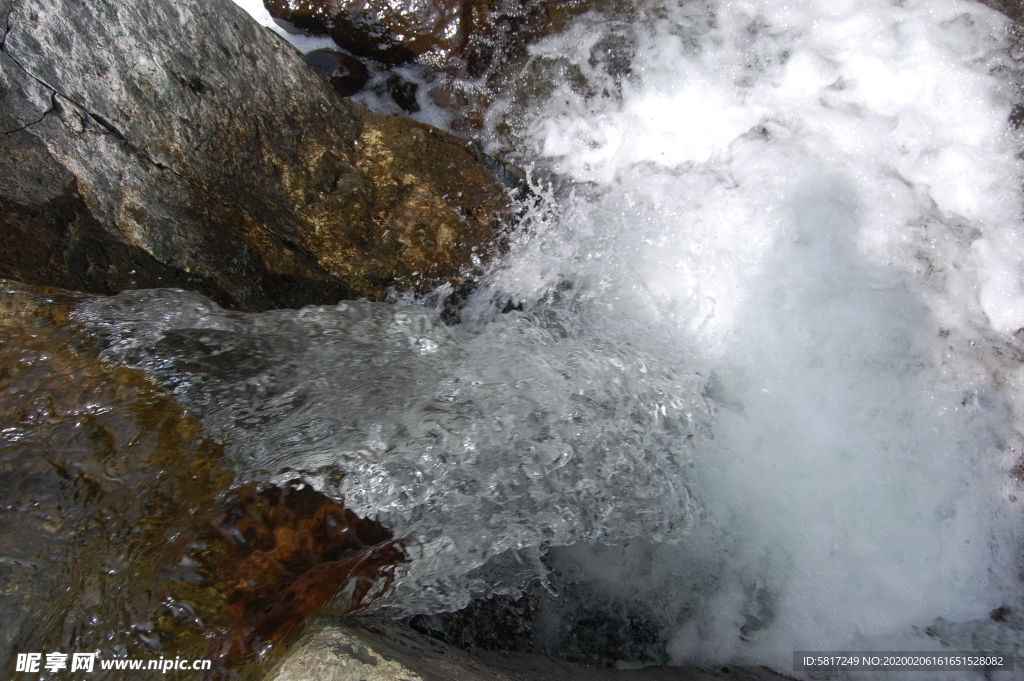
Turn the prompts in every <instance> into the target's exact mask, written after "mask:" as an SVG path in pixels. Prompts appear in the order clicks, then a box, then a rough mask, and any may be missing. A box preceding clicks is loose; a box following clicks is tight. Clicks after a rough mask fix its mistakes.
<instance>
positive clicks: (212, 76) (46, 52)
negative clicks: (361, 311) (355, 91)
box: [0, 0, 508, 310]
mask: <svg viewBox="0 0 1024 681" xmlns="http://www.w3.org/2000/svg"><path fill="white" fill-rule="evenodd" d="M0 16H4V17H6V19H7V21H6V25H7V26H8V29H7V33H6V35H5V37H4V39H3V42H2V44H0V47H2V50H0V132H2V133H3V134H2V135H0V251H2V252H0V276H8V277H12V278H16V279H19V280H22V281H25V282H29V283H36V284H49V285H58V286H62V287H67V288H74V289H78V290H84V291H91V292H97V293H112V292H115V291H118V290H122V289H125V288H144V287H153V286H171V287H181V288H188V289H192V290H195V291H199V292H201V293H203V294H205V295H208V296H210V297H211V298H213V299H214V300H216V301H217V302H218V303H220V304H222V305H225V306H228V307H232V308H236V309H244V310H262V309H267V308H272V307H298V306H301V305H305V304H312V303H320V304H322V303H333V302H336V301H338V300H339V299H342V298H353V297H361V296H366V297H369V298H371V299H378V300H379V299H382V298H383V297H384V296H385V295H386V292H387V289H388V288H389V287H397V288H399V289H407V288H412V287H416V288H419V289H420V290H428V289H430V288H432V287H434V286H436V285H439V284H441V283H444V282H448V281H450V282H453V283H455V284H458V283H460V282H461V280H462V277H463V276H464V275H465V274H466V273H467V271H468V267H469V266H468V265H467V263H470V262H471V261H470V258H469V254H470V253H471V252H472V253H476V254H478V255H481V256H483V257H486V254H487V253H488V252H489V249H490V244H491V243H492V242H493V239H494V236H495V234H496V233H497V231H498V230H499V229H500V225H501V222H502V220H503V219H504V217H505V216H506V214H507V206H508V199H507V196H506V194H505V191H504V188H503V187H502V186H501V185H500V183H499V182H498V181H497V180H495V178H494V177H493V175H491V174H490V173H489V172H488V171H486V170H484V169H483V168H482V166H481V165H480V163H479V162H478V161H477V160H476V158H475V157H474V156H473V155H472V154H471V153H470V152H469V151H467V150H466V149H464V147H463V145H462V143H461V141H459V140H458V139H457V138H454V137H452V136H450V135H445V134H443V133H441V132H439V131H436V130H432V129H428V127H427V126H424V125H420V124H414V123H412V122H411V121H410V122H401V121H393V120H390V117H387V116H379V115H376V114H373V113H370V112H369V111H367V110H365V109H363V108H361V107H358V106H355V105H353V104H351V103H349V102H347V101H345V100H342V99H341V98H340V97H339V96H338V95H336V94H335V93H334V92H333V91H332V89H331V88H330V86H329V85H328V83H326V82H325V81H324V80H323V79H322V78H320V77H319V76H318V75H317V73H316V71H315V69H314V67H313V66H311V65H310V64H309V63H307V62H306V60H305V59H303V58H302V56H301V55H300V54H299V53H298V52H296V51H295V50H294V49H293V48H292V47H291V46H290V45H288V44H287V43H285V42H283V41H282V40H280V39H279V38H278V37H277V36H275V35H274V34H272V33H271V32H269V31H266V30H265V29H263V28H261V27H259V26H258V25H256V24H255V23H254V22H253V21H252V20H251V19H250V18H249V17H248V16H247V15H246V14H245V13H244V12H243V11H242V10H241V9H239V8H238V7H236V6H235V5H234V4H233V3H231V2H230V0H139V1H138V2H133V3H130V4H124V3H119V2H114V1H113V0H97V1H96V2H90V3H87V4H79V3H52V2H48V1H47V0H24V1H23V2H18V3H17V4H16V5H15V4H14V3H12V2H11V1H10V0H0ZM413 128H416V129H417V130H419V131H420V132H418V133H414V132H413ZM383 131H389V132H390V131H395V132H396V134H405V135H406V137H408V139H405V138H402V139H399V140H397V141H396V142H394V143H393V142H392V140H390V139H389V138H387V137H386V136H382V132H383ZM413 138H415V139H416V140H417V141H416V142H413ZM413 144H416V145H418V146H417V147H416V149H417V151H416V153H415V154H413V153H410V149H411V148H412V147H411V146H410V145H413ZM459 192H461V196H460V195H459ZM474 248H475V251H474V250H473V249H474ZM396 249H397V250H396ZM446 249H447V250H446ZM440 251H444V252H445V256H444V257H442V258H441V260H438V259H437V254H438V253H439V252H440Z"/></svg>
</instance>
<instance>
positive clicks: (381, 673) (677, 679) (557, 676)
mask: <svg viewBox="0 0 1024 681" xmlns="http://www.w3.org/2000/svg"><path fill="white" fill-rule="evenodd" d="M784 678H785V677H783V676H780V675H779V674H776V673H775V672H772V671H771V670H769V669H765V668H763V667H722V668H720V669H714V670H706V669H696V668H683V667H650V668H647V669H634V670H618V669H599V668H594V667H585V666H582V665H576V664H572V663H569V662H565V661H562V660H556V659H554V658H551V657H548V656H546V655H534V654H530V653H516V652H500V651H493V652H492V651H483V650H469V651H463V650H458V649H456V648H452V647H450V646H448V645H446V644H445V643H442V642H441V641H438V640H436V639H433V638H430V637H428V636H423V635H421V634H419V633H417V632H415V631H413V630H412V629H409V628H408V627H407V626H405V625H403V624H401V623H399V622H393V621H391V620H388V619H385V618H382V617H376V616H374V617H361V618H324V619H322V620H320V621H319V622H318V623H316V624H315V625H313V626H312V627H311V629H310V632H309V633H308V634H307V635H306V636H305V637H304V638H303V639H302V640H301V641H299V643H297V644H296V645H295V647H294V648H293V649H292V650H291V651H290V652H289V654H288V657H287V658H285V659H284V660H283V661H282V662H281V663H280V664H279V665H278V666H277V667H275V668H274V669H273V670H271V672H270V673H269V674H268V675H267V681H300V680H301V681H399V680H401V681H448V680H455V679H459V680H460V681H525V680H527V679H529V681H712V680H714V679H733V680H739V681H781V680H782V679H784Z"/></svg>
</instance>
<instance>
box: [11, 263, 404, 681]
mask: <svg viewBox="0 0 1024 681" xmlns="http://www.w3.org/2000/svg"><path fill="white" fill-rule="evenodd" d="M83 298H84V296H81V295H78V294H70V293H68V292H65V291H58V290H53V289H49V290H48V289H37V288H33V287H26V286H22V285H18V284H14V283H13V282H8V281H3V280H0V472H2V475H0V498H2V499H3V504H2V505H0V556H2V560H0V584H3V589H0V621H2V622H3V623H4V626H3V627H0V670H4V672H5V673H4V674H3V676H4V678H14V677H15V676H16V673H15V670H14V666H15V656H14V654H13V653H15V652H24V651H26V650H28V651H31V650H64V651H68V652H70V651H71V650H75V651H92V650H96V651H99V652H100V655H101V657H103V658H110V657H116V656H121V657H123V656H126V655H127V656H130V657H136V658H154V657H156V656H157V655H159V654H164V655H167V654H170V655H171V656H173V655H174V654H176V653H180V654H181V655H182V656H183V657H186V656H187V657H190V658H207V659H212V660H213V661H214V666H215V669H214V671H215V672H217V673H227V670H236V671H238V670H240V669H242V668H257V667H258V666H259V665H260V664H262V662H263V661H266V660H267V659H268V656H267V655H266V654H265V653H266V652H267V647H268V646H271V647H273V648H274V650H272V651H271V655H270V656H269V658H273V656H274V654H276V653H277V652H279V651H280V650H281V649H283V648H284V647H285V645H286V644H287V643H289V642H290V640H291V639H292V638H294V636H295V635H296V634H297V633H298V630H299V628H300V627H301V625H302V624H303V622H304V621H305V619H306V617H307V616H309V615H311V614H313V613H316V612H317V611H319V610H320V609H321V608H322V607H324V606H327V605H330V606H331V612H335V613H346V612H356V611H358V610H360V609H361V608H362V607H364V606H365V605H366V604H367V603H369V602H370V601H372V600H373V599H374V598H376V597H378V596H380V595H381V594H382V593H383V592H384V591H386V589H387V588H388V586H389V585H390V583H391V578H392V577H391V576H392V572H393V570H394V568H395V566H397V565H398V564H400V563H402V562H404V561H405V558H404V554H403V552H402V550H401V548H400V546H399V545H398V544H397V543H396V542H395V541H394V540H393V539H392V536H391V534H390V533H389V532H388V531H387V530H385V529H384V528H383V527H382V526H381V525H380V524H379V523H377V522H375V521H373V520H369V519H361V518H358V517H357V516H356V515H355V514H353V513H352V512H351V511H349V510H347V509H345V508H343V507H342V506H340V505H339V504H337V503H335V502H333V501H331V500H329V499H327V498H326V497H324V496H323V495H321V494H319V493H316V492H314V491H313V490H311V489H310V488H308V487H304V486H295V485H284V486H281V487H273V486H265V487H263V488H261V489H257V488H255V487H254V486H251V485H248V486H243V487H238V488H233V485H234V471H233V470H232V468H231V466H230V465H229V464H228V463H227V461H226V460H225V457H224V456H223V443H221V442H216V441H213V440H212V439H210V438H209V437H208V436H207V435H206V434H205V433H204V432H203V429H202V428H201V426H200V424H199V422H198V421H197V420H196V419H195V418H194V417H193V416H192V415H190V414H189V413H187V412H186V410H185V409H184V408H183V407H182V406H181V405H179V404H178V403H177V402H176V400H175V399H174V398H173V397H172V396H171V395H170V394H169V393H168V392H167V391H165V390H164V389H162V388H160V387H157V386H156V385H154V384H153V383H152V382H151V381H150V380H149V379H148V378H146V376H145V375H144V374H142V372H139V371H136V370H133V369H126V368H114V367H111V366H109V365H107V364H106V363H104V362H102V361H101V360H100V359H99V358H98V357H97V356H96V353H95V348H94V346H93V343H92V339H91V338H90V337H89V336H88V334H86V333H84V332H83V331H82V329H81V328H80V327H79V326H78V325H77V324H75V323H74V322H71V321H69V316H70V315H71V312H72V311H73V309H74V308H75V306H76V305H77V304H78V303H79V302H80V301H81V300H82V299H83ZM133 673H134V672H125V673H123V674H122V675H121V677H116V678H130V676H131V674H133ZM104 678H111V677H109V676H108V677H104Z"/></svg>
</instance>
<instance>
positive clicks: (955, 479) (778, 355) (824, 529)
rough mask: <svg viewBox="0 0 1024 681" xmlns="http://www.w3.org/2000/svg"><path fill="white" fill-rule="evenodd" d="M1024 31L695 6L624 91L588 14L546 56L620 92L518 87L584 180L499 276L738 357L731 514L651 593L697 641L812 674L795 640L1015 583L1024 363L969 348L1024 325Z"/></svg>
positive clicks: (960, 615)
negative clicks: (565, 287)
mask: <svg viewBox="0 0 1024 681" xmlns="http://www.w3.org/2000/svg"><path fill="white" fill-rule="evenodd" d="M711 15H713V18H714V20H713V21H711V20H709V18H708V17H709V16H711ZM1005 27H1006V19H1005V18H1004V17H1002V16H1000V15H998V14H996V13H995V12H993V11H991V10H989V9H987V8H985V7H983V6H981V5H976V4H972V3H966V2H956V1H953V0H935V1H930V2H929V1H917V2H914V1H912V0H908V1H907V2H903V3H899V4H898V5H897V4H893V3H889V2H879V1H874V0H850V1H848V2H842V3H837V2H815V1H813V0H807V1H804V2H786V3H775V2H758V1H756V0H750V1H745V2H744V1H736V2H728V3H720V4H717V5H713V6H712V7H711V9H709V10H708V11H707V12H702V11H700V10H694V5H692V4H686V3H683V4H680V5H679V6H678V7H677V6H675V5H673V6H669V7H668V8H667V9H664V18H663V19H660V20H649V21H647V22H646V23H637V24H635V25H634V26H633V27H631V30H632V31H634V34H633V35H632V38H633V43H634V44H635V46H636V55H635V57H634V59H633V61H632V65H631V70H632V73H633V75H632V77H630V78H626V79H624V80H623V81H622V82H621V83H617V82H613V80H614V79H612V78H611V77H610V76H609V75H608V74H604V73H601V70H600V65H599V64H595V63H593V62H594V60H593V59H592V58H591V53H590V47H591V46H592V45H594V44H595V43H596V41H597V39H598V37H599V36H600V34H601V32H603V31H607V30H610V29H608V28H606V27H605V26H604V25H603V24H602V22H601V21H600V19H599V18H598V17H596V16H590V17H584V18H583V19H581V20H580V21H578V22H577V23H576V24H575V25H574V26H573V27H571V28H570V29H569V31H567V32H566V33H565V34H564V35H563V36H559V37H553V38H549V39H547V40H546V41H544V42H542V43H541V44H540V45H539V46H537V47H536V48H535V50H534V53H533V54H534V56H533V59H534V60H535V61H537V62H540V61H543V60H551V59H561V60H567V61H568V62H570V63H572V64H573V65H575V67H576V68H577V69H578V70H579V72H581V73H583V74H584V76H585V77H586V78H588V79H589V80H590V83H591V84H592V86H593V87H592V88H591V89H590V92H601V91H602V88H603V89H604V91H605V92H609V93H610V94H609V96H606V97H601V96H596V97H595V96H588V95H586V94H584V95H581V94H578V91H582V89H581V88H579V87H576V88H575V90H574V89H573V88H572V87H569V86H568V85H566V84H561V85H560V86H558V87H556V88H555V91H554V93H553V95H552V96H551V97H550V98H549V99H548V100H546V101H545V102H544V103H543V104H542V105H541V106H539V107H535V108H532V109H522V108H520V109H517V108H516V106H517V105H516V102H515V101H514V100H509V101H506V102H499V104H498V105H497V106H496V107H495V109H494V111H495V113H494V114H492V115H493V116H494V120H498V117H499V115H506V114H507V112H513V113H514V114H515V115H517V116H521V118H519V119H518V120H517V121H516V122H517V123H518V125H517V126H515V130H516V131H517V135H518V138H517V144H518V145H519V147H520V149H522V150H524V151H523V153H524V154H527V155H528V154H534V155H536V156H538V157H539V158H541V159H544V162H545V163H546V164H547V165H549V166H550V167H553V168H554V169H555V170H556V171H557V172H559V173H561V174H564V175H567V176H569V177H571V178H573V179H574V180H576V181H578V182H585V183H590V189H588V190H587V192H586V198H582V196H583V194H582V193H579V192H578V193H577V195H576V196H575V197H574V198H571V199H569V200H566V198H565V197H562V198H561V199H560V200H559V203H558V205H557V207H555V208H553V210H554V211H555V212H557V213H558V218H557V219H555V220H549V221H548V222H547V223H546V224H547V228H546V229H532V230H531V231H530V233H529V235H528V236H525V237H524V238H523V239H522V241H521V242H520V243H519V244H518V249H517V250H516V251H515V252H514V254H513V255H512V256H511V257H510V258H509V260H508V261H507V263H506V266H505V268H504V269H502V270H500V271H498V272H496V273H495V275H494V278H493V286H494V288H495V289H497V290H500V291H504V292H505V293H506V294H507V295H510V296H511V297H512V298H514V299H516V300H525V301H527V303H528V304H529V301H531V300H537V299H539V298H542V297H543V296H544V295H545V294H544V292H545V291H547V290H549V289H550V288H551V287H552V286H554V285H555V282H557V281H559V280H563V279H568V280H571V281H573V282H575V283H576V284H577V285H578V287H579V289H580V291H581V292H580V293H578V294H577V298H576V301H577V306H576V307H574V308H573V314H576V315H579V313H580V310H581V309H582V310H583V315H582V318H583V319H586V318H587V316H588V315H589V316H590V317H591V321H590V322H589V323H587V322H583V321H577V323H579V324H580V325H584V324H586V328H588V329H589V331H588V332H589V333H600V334H606V335H609V336H611V337H614V338H616V339H619V340H620V341H623V340H624V339H629V342H632V343H638V344H641V345H643V346H645V347H655V346H656V345H657V344H664V345H665V346H666V347H668V346H672V345H673V344H674V346H675V347H677V348H687V349H688V351H689V352H690V353H691V355H690V357H691V359H690V360H689V361H691V362H693V363H694V365H697V366H703V368H704V371H706V372H712V371H713V372H715V375H716V376H717V377H718V378H717V379H716V381H718V383H716V386H717V387H716V389H715V393H714V397H715V399H716V401H718V402H719V404H720V406H721V410H720V412H719V418H718V423H717V426H716V427H715V438H714V440H713V441H712V442H709V443H706V444H705V445H704V446H703V447H701V448H699V449H698V456H697V462H698V466H697V475H698V479H699V480H700V482H699V483H695V485H694V486H695V489H696V490H698V494H700V495H701V496H702V498H704V500H705V501H706V503H707V504H708V508H709V510H710V517H709V520H708V522H707V524H706V526H705V527H704V528H703V529H701V530H698V531H697V533H696V534H697V535H699V537H700V538H699V539H698V538H697V537H695V539H694V543H693V544H692V545H690V546H687V547H684V548H682V549H668V548H664V549H661V550H660V553H658V557H657V558H656V560H659V561H666V564H665V565H663V566H662V567H661V571H662V572H663V573H665V574H668V575H670V576H666V577H664V578H663V579H661V580H660V581H658V582H657V587H656V588H655V587H651V591H650V592H648V595H647V596H646V598H647V601H648V603H649V604H650V607H651V608H653V609H655V610H659V609H660V610H664V611H669V612H670V613H675V614H676V615H678V616H679V617H681V618H682V619H684V620H686V621H685V624H683V625H680V626H679V628H678V630H677V631H676V633H675V635H674V638H673V641H672V644H671V651H672V653H673V655H674V660H675V661H676V662H687V661H700V662H704V663H707V662H724V661H728V660H735V659H743V660H746V661H750V662H758V663H770V664H774V665H777V666H779V667H780V668H784V669H789V668H790V667H789V665H790V660H791V658H790V655H791V653H792V651H793V650H795V649H801V648H803V649H843V648H847V647H851V646H858V645H872V644H873V645H883V647H884V645H893V644H894V642H899V643H900V644H901V645H903V644H907V641H908V640H911V639H913V636H914V634H913V631H914V629H913V627H915V626H916V627H922V628H923V627H925V626H927V625H928V624H930V623H931V621H932V620H934V619H935V618H937V617H944V618H947V619H950V620H956V621H969V620H972V619H979V618H982V619H983V618H984V617H986V615H987V613H988V611H989V610H991V609H993V608H995V607H998V606H999V605H1001V604H1004V603H1012V604H1013V605H1014V606H1019V605H1020V603H1021V601H1020V598H1021V588H1020V584H1019V579H1018V577H1017V574H1016V568H1015V565H1016V557H1017V553H1018V551H1019V532H1018V531H1017V529H1016V528H1017V527H1018V526H1019V524H1020V509H1019V507H1018V506H1017V505H1016V504H1015V503H1012V502H1011V501H1010V500H1009V497H1008V493H1009V491H1010V490H1012V489H1013V488H1014V485H1015V483H1013V482H1012V481H1010V479H1009V477H1008V475H1007V469H1008V467H1009V465H1010V464H1011V463H1012V462H1013V460H1014V458H1015V456H1016V455H1017V454H1016V453H1015V452H1016V450H1015V449H1014V447H1013V445H1012V443H1013V442H1014V438H1016V437H1018V436H1017V435H1015V429H1019V424H1020V414H1019V413H1018V414H1017V416H1016V417H1014V416H1013V414H1014V412H1015V410H1018V409H1019V407H1017V406H1015V405H1016V404H1017V403H1018V402H1019V397H1018V395H1019V394H1020V392H1019V390H1020V385H1021V384H1020V383H1019V376H1018V374H1019V373H1020V372H1019V370H1018V369H1017V368H1016V365H1015V364H1014V363H1013V362H1012V361H1006V360H1005V359H1003V360H1000V359H996V358H995V356H994V354H993V353H991V352H989V353H988V354H987V355H985V353H984V352H979V351H978V350H977V349H976V347H975V345H974V341H975V340H979V341H980V340H981V339H982V338H988V339H990V340H989V341H988V343H987V344H988V345H989V346H990V343H993V342H994V343H996V345H998V344H999V343H1004V342H1007V343H1008V342H1010V341H1009V340H991V339H997V338H998V336H999V335H1000V334H1001V335H1002V338H1003V339H1007V338H1008V336H1009V335H1010V334H1012V333H1014V332H1015V331H1016V330H1017V329H1018V328H1021V326H1022V325H1024V295H1022V293H1024V289H1022V284H1021V273H1022V272H1024V249H1022V248H1021V246H1022V244H1021V243H1020V239H1021V237H1020V236H1019V225H1020V223H1021V216H1022V215H1021V201H1020V191H1019V187H1020V184H1021V164H1020V161H1019V160H1018V158H1017V156H1016V154H1017V153H1018V150H1019V146H1020V145H1019V142H1020V141H1019V138H1018V136H1017V135H1016V133H1013V132H1012V131H1011V130H1010V129H1009V127H1008V124H1007V120H1008V117H1009V113H1010V105H1011V101H1010V98H1009V95H1008V94H1007V93H1008V92H1010V90H1011V88H1010V79H1011V77H1012V73H1013V71H1014V69H1015V68H1016V67H1015V66H1013V64H1012V63H1011V61H1010V59H1009V57H1008V46H1007V44H1006V42H1005ZM615 30H621V28H616V29H615ZM588 36H589V37H588ZM527 72H530V73H536V72H537V71H536V70H534V71H527ZM619 94H621V96H618V95H619ZM496 139H497V138H496ZM580 301H583V302H582V304H580ZM983 355H984V356H983ZM993 373H995V374H997V375H998V376H999V377H1000V378H999V383H996V382H994V381H993V380H992V376H993ZM709 547H710V548H709ZM577 560H578V561H579V562H580V563H581V566H582V567H580V569H581V570H582V571H583V572H587V571H588V570H590V571H592V572H595V571H596V572H600V570H601V569H603V568H600V567H599V566H598V565H590V566H588V565H587V561H588V560H589V559H587V558H585V557H583V558H579V557H577ZM673 562H674V563H676V564H679V565H682V564H684V563H685V564H686V565H687V570H686V571H679V570H676V571H673V570H672V568H671V564H672V563H673ZM695 564H698V565H699V566H701V567H694V565H695ZM716 566H717V567H716ZM596 572H595V574H596ZM710 573H716V574H717V575H718V579H717V580H713V581H714V583H715V586H714V587H713V588H709V587H707V586H706V581H705V582H701V583H702V584H705V586H702V587H699V588H698V587H696V586H695V587H694V588H693V589H689V590H688V589H687V588H684V585H687V584H693V583H695V581H696V582H700V580H698V579H697V578H695V577H693V576H692V575H694V574H704V575H706V574H710ZM688 575H689V576H688ZM595 579H596V578H595ZM638 588H639V587H638ZM641 590H642V589H641ZM666 594H676V596H675V598H677V599H678V600H677V601H676V602H675V603H674V604H673V605H670V606H666V605H664V604H665V603H666V601H670V600H672V599H670V598H667V597H666ZM694 594H700V595H699V596H695V595H694ZM757 594H767V596H764V599H767V600H766V601H765V602H770V604H771V605H770V607H768V606H763V604H762V606H757V605H756V604H757V603H759V602H761V601H758V600H757V599H758V598H762V597H761V596H757ZM687 608H690V610H687ZM758 608H761V611H762V612H760V614H757V613H754V611H755V610H758ZM764 610H767V611H770V612H767V614H766V612H763V611H764ZM684 612H685V613H689V614H687V615H685V616H683V615H679V613H684ZM694 613H696V614H694ZM673 616H675V615H673ZM665 617H666V619H667V620H671V619H672V618H671V617H669V616H668V615H666V616H665ZM761 619H764V620H765V621H764V622H761ZM908 636H909V637H911V638H910V639H906V638H904V637H908ZM913 640H915V641H916V643H914V645H919V646H925V645H931V644H935V645H937V643H935V641H934V640H931V639H929V641H930V643H929V641H926V640H923V639H920V640H918V639H913ZM880 642H881V643H880Z"/></svg>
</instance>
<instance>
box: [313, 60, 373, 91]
mask: <svg viewBox="0 0 1024 681" xmlns="http://www.w3.org/2000/svg"><path fill="white" fill-rule="evenodd" d="M306 59H308V60H309V63H310V64H312V65H313V66H315V67H316V69H317V71H319V72H320V74H321V75H322V76H324V77H325V78H327V80H328V82H330V84H331V85H332V86H333V87H334V89H335V90H336V91H337V93H338V94H339V95H341V96H342V97H351V96H352V95H354V94H356V93H357V92H359V91H360V90H362V89H363V87H364V86H365V85H366V81H367V80H368V79H369V75H370V74H369V73H367V71H366V66H364V65H363V62H361V61H359V60H358V59H356V58H355V57H352V56H349V55H347V54H345V53H344V52H338V51H337V50H313V51H312V52H310V53H309V54H307V55H306Z"/></svg>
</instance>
